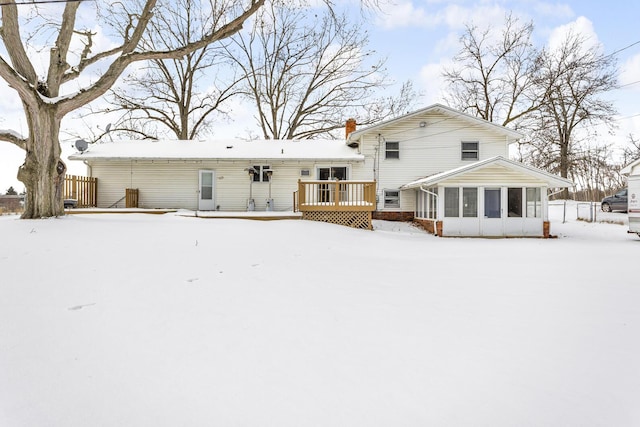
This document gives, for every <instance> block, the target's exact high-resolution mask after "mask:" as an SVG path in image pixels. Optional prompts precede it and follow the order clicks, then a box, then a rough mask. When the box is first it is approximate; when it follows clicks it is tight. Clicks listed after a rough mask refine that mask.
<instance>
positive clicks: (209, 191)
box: [198, 170, 216, 211]
mask: <svg viewBox="0 0 640 427" xmlns="http://www.w3.org/2000/svg"><path fill="white" fill-rule="evenodd" d="M214 177H215V172H214V171H211V170H201V171H200V179H199V187H200V189H199V191H198V210H201V211H213V210H215V209H216V202H215V198H214V191H213V190H214V188H213V183H214V182H215V181H214Z"/></svg>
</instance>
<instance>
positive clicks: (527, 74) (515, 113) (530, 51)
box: [443, 14, 544, 126]
mask: <svg viewBox="0 0 640 427" xmlns="http://www.w3.org/2000/svg"><path fill="white" fill-rule="evenodd" d="M532 32H533V23H530V22H529V23H525V24H521V23H520V21H519V20H518V18H516V17H514V16H513V15H511V14H509V15H507V16H506V17H505V22H504V26H503V28H502V30H501V33H500V34H498V33H497V30H496V29H495V28H494V27H491V26H490V27H488V28H485V29H480V28H478V27H477V26H474V25H467V26H466V31H465V32H464V34H463V35H462V37H461V38H460V43H461V45H462V47H461V48H460V51H459V52H458V54H457V55H456V56H455V57H454V59H453V61H454V64H453V66H452V67H449V68H445V69H444V71H443V77H444V78H445V81H446V82H447V83H448V96H447V99H446V102H447V103H448V104H450V105H451V106H452V107H454V108H456V109H458V110H461V111H463V112H466V113H468V114H471V115H474V116H477V117H481V118H483V119H485V120H488V121H490V122H494V123H498V124H501V125H503V126H506V125H508V124H515V123H514V122H518V121H521V120H522V119H523V118H525V117H526V116H527V115H528V114H529V113H531V112H532V111H535V110H536V109H537V108H538V107H539V105H540V103H541V102H542V99H543V98H544V96H543V95H544V94H540V93H539V92H538V91H537V90H534V89H539V88H538V87H535V85H534V83H535V80H534V76H535V68H536V63H537V60H538V51H537V50H536V49H535V48H534V46H533V45H532V43H531V34H532Z"/></svg>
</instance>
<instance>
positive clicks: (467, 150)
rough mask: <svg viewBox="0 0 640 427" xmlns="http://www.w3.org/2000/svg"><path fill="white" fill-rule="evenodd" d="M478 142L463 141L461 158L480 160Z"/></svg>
mask: <svg viewBox="0 0 640 427" xmlns="http://www.w3.org/2000/svg"><path fill="white" fill-rule="evenodd" d="M479 146H480V143H479V142H478V141H463V142H462V145H461V149H462V150H461V152H462V156H461V159H462V160H480V148H479Z"/></svg>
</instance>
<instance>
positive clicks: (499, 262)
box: [0, 204, 640, 427]
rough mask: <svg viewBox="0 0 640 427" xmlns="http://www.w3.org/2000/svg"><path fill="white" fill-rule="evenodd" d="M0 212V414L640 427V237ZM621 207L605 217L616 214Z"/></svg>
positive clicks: (13, 419) (246, 422)
mask: <svg viewBox="0 0 640 427" xmlns="http://www.w3.org/2000/svg"><path fill="white" fill-rule="evenodd" d="M551 209H552V215H553V222H552V226H551V232H552V234H554V235H557V236H558V238H557V239H548V240H542V239H457V238H450V239H443V238H437V237H434V236H431V235H429V234H426V233H424V232H422V231H420V230H419V229H416V228H413V227H411V226H408V225H406V224H398V223H389V222H376V224H375V231H373V232H369V231H363V230H353V229H349V228H344V227H340V226H336V225H330V224H323V223H314V222H307V221H294V220H286V221H284V220H283V221H267V222H261V221H251V220H242V219H200V218H188V217H182V216H179V215H176V214H166V215H144V214H128V215H115V214H106V215H98V214H95V215H72V216H67V217H64V218H59V219H49V220H30V221H23V220H18V219H16V218H17V217H15V216H2V217H0V426H8V427H19V426H53V427H62V426H64V427H69V426H154V427H157V426H172V427H173V426H274V427H285V426H296V427H298V426H420V427H422V426H617V427H624V426H638V425H640V357H639V354H640V304H639V303H640V278H639V276H640V274H639V272H638V259H639V258H640V257H639V254H640V238H638V237H637V236H635V235H630V234H627V233H626V230H627V228H626V226H625V225H624V222H625V221H626V215H625V214H620V213H613V214H602V215H600V217H599V218H598V219H599V220H601V221H607V222H599V223H587V222H582V221H576V220H575V218H576V207H575V205H572V204H569V207H568V209H567V217H566V218H567V222H566V223H564V224H563V223H562V216H563V215H562V205H554V206H552V208H551ZM616 222H618V223H616Z"/></svg>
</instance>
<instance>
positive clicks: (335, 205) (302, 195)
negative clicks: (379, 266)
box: [293, 180, 376, 230]
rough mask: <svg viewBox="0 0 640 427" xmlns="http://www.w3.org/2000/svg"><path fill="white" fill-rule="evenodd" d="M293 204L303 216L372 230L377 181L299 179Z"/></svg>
mask: <svg viewBox="0 0 640 427" xmlns="http://www.w3.org/2000/svg"><path fill="white" fill-rule="evenodd" d="M293 206H294V209H293V210H294V211H296V212H297V211H299V212H302V219H308V220H312V221H322V222H330V223H333V224H340V225H346V226H348V227H354V228H364V229H368V230H371V229H372V222H371V212H373V211H375V210H376V182H375V181H339V180H335V181H302V180H298V191H296V192H295V193H294V195H293Z"/></svg>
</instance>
